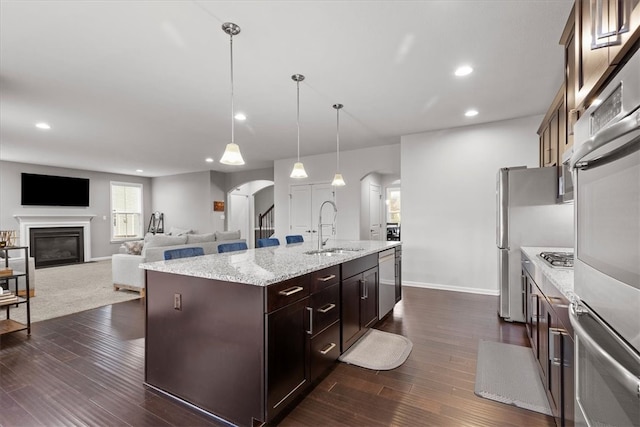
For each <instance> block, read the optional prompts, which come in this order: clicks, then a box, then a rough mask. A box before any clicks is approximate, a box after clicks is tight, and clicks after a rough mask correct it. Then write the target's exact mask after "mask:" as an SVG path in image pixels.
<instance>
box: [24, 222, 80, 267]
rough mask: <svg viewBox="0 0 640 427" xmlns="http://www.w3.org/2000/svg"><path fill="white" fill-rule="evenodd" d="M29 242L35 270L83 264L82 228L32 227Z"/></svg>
mask: <svg viewBox="0 0 640 427" xmlns="http://www.w3.org/2000/svg"><path fill="white" fill-rule="evenodd" d="M29 240H30V242H29V249H30V251H31V256H32V257H33V258H34V260H35V267H36V268H40V267H52V266H57V265H67V264H79V263H82V262H84V229H83V227H43V228H35V227H32V228H30V230H29Z"/></svg>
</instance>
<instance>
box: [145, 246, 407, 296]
mask: <svg viewBox="0 0 640 427" xmlns="http://www.w3.org/2000/svg"><path fill="white" fill-rule="evenodd" d="M401 244H402V242H398V241H389V242H387V241H374V240H333V241H330V242H329V244H328V245H327V246H325V247H324V249H327V248H332V247H333V248H352V249H359V250H357V251H347V252H345V253H336V254H331V256H327V255H319V254H313V255H309V254H305V252H308V251H312V250H317V249H318V242H317V241H313V242H304V243H295V244H291V245H280V246H270V247H266V248H259V249H248V250H246V251H237V252H228V253H222V254H211V255H204V256H198V257H192V258H181V259H175V260H170V261H156V262H148V263H143V264H140V268H144V269H145V270H150V271H159V272H163V273H172V274H180V275H183V276H193V277H202V278H205V279H214V280H223V281H226V282H235V283H245V284H248V285H255V286H268V285H271V284H274V283H278V282H282V281H283V280H287V279H291V278H293V277H297V276H301V275H303V274H307V273H311V272H313V271H317V270H321V269H323V268H326V267H331V266H333V265H337V264H342V263H343V262H345V261H350V260H352V259H356V258H360V257H363V256H366V255H370V254H374V253H377V252H380V251H382V250H385V249H388V248H392V247H395V246H400V245H401Z"/></svg>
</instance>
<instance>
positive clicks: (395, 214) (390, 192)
mask: <svg viewBox="0 0 640 427" xmlns="http://www.w3.org/2000/svg"><path fill="white" fill-rule="evenodd" d="M387 222H389V223H396V224H399V223H400V189H399V188H387Z"/></svg>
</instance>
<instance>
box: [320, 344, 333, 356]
mask: <svg viewBox="0 0 640 427" xmlns="http://www.w3.org/2000/svg"><path fill="white" fill-rule="evenodd" d="M335 347H336V343H334V342H332V343H331V344H329V345H328V346H326V347H325V348H323V349H322V350H320V354H322V355H323V356H324V355H325V354H327V353H329V352H330V351H331V350H333V349H334V348H335Z"/></svg>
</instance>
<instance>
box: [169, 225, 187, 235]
mask: <svg viewBox="0 0 640 427" xmlns="http://www.w3.org/2000/svg"><path fill="white" fill-rule="evenodd" d="M189 233H193V230H189V229H186V228H178V227H171V229H170V230H169V232H168V233H167V234H168V235H169V236H182V235H184V234H189Z"/></svg>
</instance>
